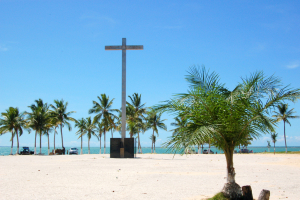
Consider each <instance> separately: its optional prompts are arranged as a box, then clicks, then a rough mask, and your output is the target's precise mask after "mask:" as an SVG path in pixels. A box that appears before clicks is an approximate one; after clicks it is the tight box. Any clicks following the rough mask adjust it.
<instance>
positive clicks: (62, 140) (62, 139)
mask: <svg viewBox="0 0 300 200" xmlns="http://www.w3.org/2000/svg"><path fill="white" fill-rule="evenodd" d="M60 133H61V146H62V148H64V138H63V132H62V124H60Z"/></svg>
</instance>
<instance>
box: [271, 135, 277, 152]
mask: <svg viewBox="0 0 300 200" xmlns="http://www.w3.org/2000/svg"><path fill="white" fill-rule="evenodd" d="M277 136H278V133H271V138H272V142H273V143H274V155H275V143H276V142H277Z"/></svg>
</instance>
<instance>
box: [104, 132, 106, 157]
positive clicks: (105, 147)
mask: <svg viewBox="0 0 300 200" xmlns="http://www.w3.org/2000/svg"><path fill="white" fill-rule="evenodd" d="M105 131H106V130H105V128H104V152H103V153H104V154H105V152H106V132H105Z"/></svg>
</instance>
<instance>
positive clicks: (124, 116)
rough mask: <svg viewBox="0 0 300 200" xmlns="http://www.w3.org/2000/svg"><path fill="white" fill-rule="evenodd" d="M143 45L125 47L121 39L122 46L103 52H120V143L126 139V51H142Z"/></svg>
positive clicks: (109, 47)
mask: <svg viewBox="0 0 300 200" xmlns="http://www.w3.org/2000/svg"><path fill="white" fill-rule="evenodd" d="M143 49H144V47H143V45H126V38H122V46H105V50H122V128H121V131H122V142H123V143H124V138H126V50H143Z"/></svg>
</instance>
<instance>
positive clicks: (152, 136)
mask: <svg viewBox="0 0 300 200" xmlns="http://www.w3.org/2000/svg"><path fill="white" fill-rule="evenodd" d="M150 140H151V141H152V144H154V153H155V142H156V136H155V135H151V136H150ZM152 153H153V152H152Z"/></svg>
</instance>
